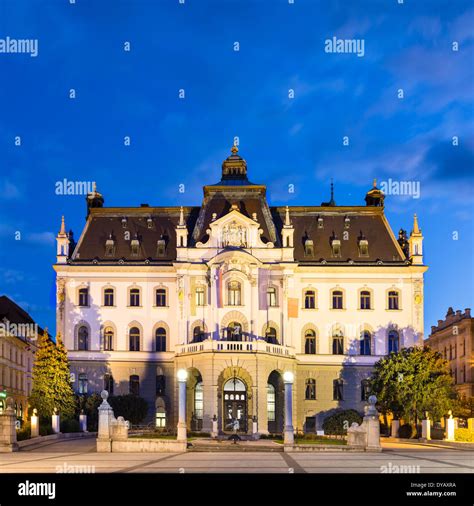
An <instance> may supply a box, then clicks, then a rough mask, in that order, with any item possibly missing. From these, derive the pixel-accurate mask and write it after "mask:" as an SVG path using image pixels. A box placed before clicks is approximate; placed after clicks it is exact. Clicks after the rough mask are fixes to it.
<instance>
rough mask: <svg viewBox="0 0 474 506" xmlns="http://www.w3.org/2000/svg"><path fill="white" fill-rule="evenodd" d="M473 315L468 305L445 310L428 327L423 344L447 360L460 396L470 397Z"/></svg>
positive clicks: (473, 391)
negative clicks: (443, 314) (436, 321)
mask: <svg viewBox="0 0 474 506" xmlns="http://www.w3.org/2000/svg"><path fill="white" fill-rule="evenodd" d="M473 343H474V318H473V317H472V316H471V310H470V309H469V308H467V309H465V310H464V313H463V312H462V311H461V310H457V311H456V312H455V311H454V310H453V308H452V307H450V308H449V309H448V312H447V313H446V317H445V319H444V320H438V324H437V325H434V326H432V327H431V334H430V336H429V338H428V339H427V340H426V344H427V345H428V346H430V348H433V349H434V350H436V351H438V352H439V353H441V355H443V357H444V358H445V360H448V361H449V368H450V370H451V374H452V376H453V379H454V383H455V385H456V390H457V392H458V393H459V395H460V397H463V398H465V399H472V398H473V397H474V375H473V364H474V344H473Z"/></svg>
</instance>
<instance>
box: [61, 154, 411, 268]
mask: <svg viewBox="0 0 474 506" xmlns="http://www.w3.org/2000/svg"><path fill="white" fill-rule="evenodd" d="M231 151H232V154H231V155H230V156H229V157H228V158H226V159H225V160H224V162H223V164H222V176H221V180H220V181H219V182H218V183H217V184H212V185H207V186H204V188H203V190H204V197H203V201H202V205H201V206H195V207H184V208H183V216H184V221H185V224H186V228H187V231H188V247H189V248H193V247H196V244H197V243H206V242H207V239H208V236H207V232H208V230H209V226H210V224H211V223H212V222H213V221H215V220H217V219H219V218H221V217H222V216H225V215H226V214H227V213H229V212H230V210H231V209H232V208H234V209H238V210H239V212H240V213H242V214H243V215H244V216H246V217H248V218H250V219H252V220H255V221H257V222H258V225H259V228H260V229H261V230H262V234H261V240H262V242H263V243H269V242H271V243H273V245H274V247H276V248H278V247H281V246H282V243H281V236H282V234H281V232H282V228H283V222H284V219H285V207H270V206H269V205H268V202H267V198H266V186H265V185H259V184H253V183H251V182H250V181H249V180H248V178H247V163H246V161H245V160H244V159H243V158H241V157H240V156H239V155H238V154H237V152H238V149H237V147H235V146H234V147H233V148H232V150H231ZM94 191H96V189H94ZM378 191H379V190H378ZM99 204H100V205H98V206H97V207H91V206H89V212H90V214H89V215H88V218H87V222H86V226H85V229H84V231H83V233H82V236H81V238H80V240H79V242H78V244H77V246H76V247H75V250H74V253H73V254H72V255H71V258H70V260H69V262H70V263H90V262H92V263H99V262H100V263H101V264H117V263H119V264H120V263H127V264H136V263H139V264H141V263H152V264H171V263H172V262H173V261H175V260H176V258H177V251H176V227H177V226H178V224H179V219H180V209H181V208H180V207H149V206H147V205H142V206H141V207H138V208H136V207H124V208H118V207H115V208H104V207H103V199H102V200H101V202H100V203H99ZM289 215H290V221H291V225H292V226H293V228H294V257H295V261H296V262H298V263H300V264H301V265H311V264H317V265H325V264H327V265H341V264H342V265H367V264H369V265H370V264H374V265H377V264H380V263H383V264H384V265H394V264H395V265H401V264H405V263H408V261H407V259H406V256H405V254H404V253H403V251H402V250H401V248H400V246H399V244H398V243H397V241H396V239H395V237H394V235H393V233H392V231H391V229H390V226H389V224H388V222H387V220H386V218H385V216H384V213H383V206H382V205H380V206H378V205H372V204H371V203H369V202H368V203H367V206H350V207H346V206H337V205H336V203H335V201H334V198H333V188H332V185H331V201H330V202H328V203H326V204H324V203H323V204H322V205H321V206H308V207H304V206H296V207H290V208H289ZM336 237H337V238H338V239H339V240H340V241H341V248H340V249H341V256H340V257H337V258H335V257H334V256H333V251H332V248H331V242H332V240H333V239H334V238H336ZM361 239H366V240H367V241H368V255H366V256H363V257H362V256H361V255H360V251H359V246H360V240H361ZM132 240H134V241H133V243H134V248H132V247H131V242H132ZM306 240H311V241H313V251H312V252H311V255H308V254H307V253H308V252H305V248H304V245H305V241H306ZM137 241H138V245H139V246H138V251H137V248H136V244H137ZM158 241H161V245H163V241H164V245H165V248H164V251H163V248H161V250H160V251H159V248H158ZM106 242H107V244H108V247H107V254H106ZM111 244H112V246H110V245H111ZM132 249H134V251H132ZM305 253H306V254H305Z"/></svg>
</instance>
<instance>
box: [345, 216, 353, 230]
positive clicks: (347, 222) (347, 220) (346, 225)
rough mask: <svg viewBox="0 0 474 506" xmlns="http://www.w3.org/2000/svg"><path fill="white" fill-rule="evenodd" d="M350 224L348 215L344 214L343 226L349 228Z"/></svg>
mask: <svg viewBox="0 0 474 506" xmlns="http://www.w3.org/2000/svg"><path fill="white" fill-rule="evenodd" d="M350 226H351V219H350V218H349V216H346V217H345V218H344V228H349V227H350Z"/></svg>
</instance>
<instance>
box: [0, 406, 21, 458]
mask: <svg viewBox="0 0 474 506" xmlns="http://www.w3.org/2000/svg"><path fill="white" fill-rule="evenodd" d="M6 404H7V409H6V410H5V412H4V413H3V414H1V415H0V453H7V452H17V451H18V443H17V442H16V423H15V422H16V415H15V410H14V409H13V399H12V398H11V397H8V398H7V400H6Z"/></svg>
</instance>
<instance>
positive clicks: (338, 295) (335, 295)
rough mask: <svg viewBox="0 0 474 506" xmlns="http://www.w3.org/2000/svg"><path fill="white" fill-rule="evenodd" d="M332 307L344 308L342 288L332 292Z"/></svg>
mask: <svg viewBox="0 0 474 506" xmlns="http://www.w3.org/2000/svg"><path fill="white" fill-rule="evenodd" d="M332 308H333V309H342V308H343V295H342V292H341V291H340V290H336V291H334V292H332Z"/></svg>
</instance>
